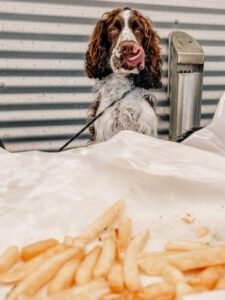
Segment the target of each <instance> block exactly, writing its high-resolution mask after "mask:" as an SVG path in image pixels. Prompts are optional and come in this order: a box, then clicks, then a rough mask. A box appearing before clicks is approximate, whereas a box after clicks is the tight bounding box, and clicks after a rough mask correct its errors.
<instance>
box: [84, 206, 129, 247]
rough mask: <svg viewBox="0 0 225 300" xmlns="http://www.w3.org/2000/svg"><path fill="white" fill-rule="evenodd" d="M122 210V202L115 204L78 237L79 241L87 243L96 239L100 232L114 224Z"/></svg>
mask: <svg viewBox="0 0 225 300" xmlns="http://www.w3.org/2000/svg"><path fill="white" fill-rule="evenodd" d="M123 209H124V202H123V201H122V200H121V201H118V202H116V203H115V204H114V205H113V206H111V207H110V208H109V209H107V210H106V211H105V212H104V213H103V215H102V216H101V217H100V218H98V219H97V220H96V221H95V222H94V223H92V224H91V225H89V226H88V228H87V229H86V230H84V231H83V232H82V233H81V234H80V235H79V239H81V240H83V241H85V242H86V243H88V242H90V241H92V240H94V239H95V238H97V237H98V236H99V234H100V233H101V232H103V231H104V230H105V229H107V228H109V227H110V226H111V225H112V224H113V223H114V221H115V220H116V219H117V218H118V217H119V216H120V215H121V213H122V211H123Z"/></svg>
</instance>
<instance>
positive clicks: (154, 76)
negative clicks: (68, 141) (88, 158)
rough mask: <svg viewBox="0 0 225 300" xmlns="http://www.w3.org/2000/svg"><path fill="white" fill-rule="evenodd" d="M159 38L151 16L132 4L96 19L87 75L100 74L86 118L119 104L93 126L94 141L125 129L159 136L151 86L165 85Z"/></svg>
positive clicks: (86, 65) (105, 113) (154, 100)
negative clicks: (162, 79) (162, 78)
mask: <svg viewBox="0 0 225 300" xmlns="http://www.w3.org/2000/svg"><path fill="white" fill-rule="evenodd" d="M159 43H160V39H159V36H158V34H157V32H156V31H155V30H154V29H153V27H152V24H151V21H150V20H149V19H146V18H145V17H144V16H143V15H142V14H141V13H140V12H139V11H137V10H132V9H131V8H129V7H125V8H117V9H114V10H112V11H110V12H106V13H105V14H104V15H103V16H102V17H101V18H100V19H99V20H98V21H97V24H96V26H95V29H94V32H93V34H92V36H91V39H90V42H89V45H88V49H87V53H86V59H85V71H86V74H87V76H88V77H89V78H94V79H96V82H95V85H94V88H93V93H94V102H93V105H92V106H91V107H90V109H89V114H88V120H92V119H93V118H94V117H95V116H96V115H98V114H99V113H100V112H102V111H104V109H105V108H106V107H107V106H109V105H110V104H111V103H112V102H113V101H115V104H114V105H113V106H112V107H110V108H109V109H107V110H105V111H104V113H103V115H102V116H101V117H100V118H98V119H97V120H96V121H95V122H94V124H93V125H92V126H90V128H89V130H90V133H91V139H92V141H93V142H96V143H98V142H103V141H106V140H108V139H110V138H111V137H113V136H114V135H115V134H117V133H118V132H119V131H121V130H133V131H136V132H139V133H142V134H146V135H149V136H154V137H156V136H157V116H156V112H155V105H156V99H155V96H154V95H153V94H152V93H151V92H150V91H149V89H159V88H161V87H162V82H161V75H162V58H161V55H160V46H159Z"/></svg>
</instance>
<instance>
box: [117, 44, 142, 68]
mask: <svg viewBox="0 0 225 300" xmlns="http://www.w3.org/2000/svg"><path fill="white" fill-rule="evenodd" d="M144 63H145V53H144V49H143V48H142V47H141V46H140V45H138V44H137V43H136V42H134V41H124V42H121V43H120V44H119V46H118V48H117V49H114V50H113V54H112V64H113V68H114V69H115V70H116V71H117V72H118V73H120V72H121V73H138V72H139V71H140V70H142V69H143V68H144Z"/></svg>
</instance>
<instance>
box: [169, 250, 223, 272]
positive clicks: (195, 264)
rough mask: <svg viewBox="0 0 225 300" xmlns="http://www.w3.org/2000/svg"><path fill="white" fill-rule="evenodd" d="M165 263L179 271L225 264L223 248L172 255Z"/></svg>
mask: <svg viewBox="0 0 225 300" xmlns="http://www.w3.org/2000/svg"><path fill="white" fill-rule="evenodd" d="M167 262H168V263H169V264H172V265H174V266H175V267H176V268H178V269H179V270H181V271H188V270H193V269H200V268H206V267H210V266H215V265H220V264H225V246H221V247H214V248H213V247H210V248H206V249H201V250H193V251H186V252H182V253H179V254H174V255H171V256H168V257H167Z"/></svg>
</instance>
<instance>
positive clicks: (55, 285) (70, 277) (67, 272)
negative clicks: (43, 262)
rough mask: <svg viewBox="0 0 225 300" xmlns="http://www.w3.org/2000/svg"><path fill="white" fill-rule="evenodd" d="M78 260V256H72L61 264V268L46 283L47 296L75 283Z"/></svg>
mask: <svg viewBox="0 0 225 300" xmlns="http://www.w3.org/2000/svg"><path fill="white" fill-rule="evenodd" d="M80 262H81V260H80V258H74V259H73V260H70V261H68V262H67V263H66V264H65V265H64V266H62V268H61V269H60V270H59V272H58V273H57V274H56V276H55V277H54V278H53V279H52V281H51V282H50V283H49V285H48V289H47V294H48V295H49V296H51V295H54V294H56V293H58V292H60V291H62V290H64V289H67V288H69V287H71V286H72V285H73V284H74V283H75V274H76V271H77V269H78V267H79V264H80Z"/></svg>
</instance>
